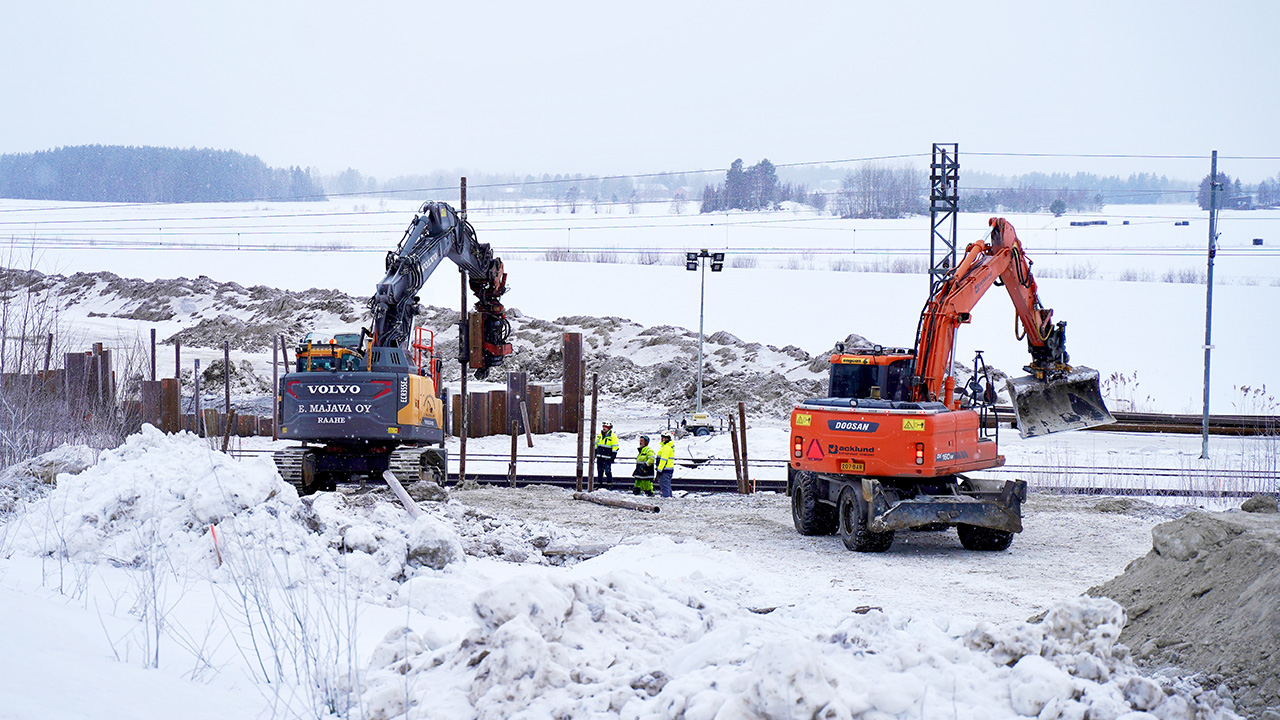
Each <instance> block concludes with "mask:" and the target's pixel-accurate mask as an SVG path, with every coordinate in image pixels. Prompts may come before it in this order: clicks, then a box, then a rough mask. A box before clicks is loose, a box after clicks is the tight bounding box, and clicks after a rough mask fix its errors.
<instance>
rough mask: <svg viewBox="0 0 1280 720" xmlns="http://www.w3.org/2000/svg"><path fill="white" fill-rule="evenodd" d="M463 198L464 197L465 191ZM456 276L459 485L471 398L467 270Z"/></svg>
mask: <svg viewBox="0 0 1280 720" xmlns="http://www.w3.org/2000/svg"><path fill="white" fill-rule="evenodd" d="M464 185H465V183H464ZM463 198H464V199H465V198H466V192H465V191H464V192H463ZM466 208H467V205H466V203H465V202H464V203H463V204H462V218H463V219H464V220H465V219H466V217H467V210H466ZM458 277H459V278H460V279H461V280H462V316H461V320H460V322H459V323H458V369H459V370H460V371H461V372H462V387H461V388H460V389H459V392H458V401H459V404H461V405H462V410H461V411H460V412H461V415H460V416H459V419H458V484H459V485H461V484H462V483H464V482H466V480H467V435H468V434H470V431H471V428H470V425H469V423H468V420H469V419H470V415H471V398H470V397H469V396H468V395H467V360H468V359H469V355H468V352H467V348H468V347H470V345H471V343H470V339H469V338H468V337H467V334H468V333H467V328H468V327H470V324H469V323H468V321H467V271H466V269H465V268H458Z"/></svg>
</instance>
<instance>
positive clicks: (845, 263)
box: [831, 260, 855, 272]
mask: <svg viewBox="0 0 1280 720" xmlns="http://www.w3.org/2000/svg"><path fill="white" fill-rule="evenodd" d="M831 269H832V270H834V271H836V272H854V270H855V268H854V265H853V261H852V260H832V261H831Z"/></svg>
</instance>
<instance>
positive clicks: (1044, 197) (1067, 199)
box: [960, 167, 1196, 212]
mask: <svg viewBox="0 0 1280 720" xmlns="http://www.w3.org/2000/svg"><path fill="white" fill-rule="evenodd" d="M1195 189H1196V186H1195V183H1193V182H1191V181H1188V180H1177V179H1170V178H1168V177H1166V176H1164V175H1156V174H1155V173H1133V174H1131V175H1129V177H1127V178H1122V177H1120V176H1119V175H1095V174H1093V173H1084V172H1080V173H1074V174H1072V173H1051V174H1045V173H1027V174H1026V175H1014V176H1013V177H1005V176H1001V175H991V174H988V173H983V172H971V173H966V172H965V171H964V168H963V167H962V168H961V169H960V208H961V209H962V210H965V211H967V212H999V211H1002V210H1003V211H1018V212H1043V211H1046V210H1048V209H1049V207H1050V206H1051V205H1054V204H1055V203H1056V202H1057V201H1061V203H1062V204H1061V205H1059V207H1063V206H1065V209H1066V210H1069V211H1070V210H1075V211H1079V210H1086V211H1087V210H1099V209H1101V207H1102V206H1103V205H1134V204H1141V205H1145V204H1153V203H1188V202H1191V200H1192V199H1193V198H1194V197H1195Z"/></svg>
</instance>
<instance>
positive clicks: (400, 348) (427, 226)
mask: <svg viewBox="0 0 1280 720" xmlns="http://www.w3.org/2000/svg"><path fill="white" fill-rule="evenodd" d="M446 258H447V259H449V260H452V261H453V262H455V263H457V265H458V267H460V268H462V269H463V270H465V271H466V272H467V274H468V283H469V284H470V286H471V291H472V292H473V293H474V294H475V296H476V304H475V308H474V310H473V311H472V312H471V313H470V314H469V321H468V322H466V323H464V324H462V325H461V326H460V337H459V340H460V343H459V350H458V352H459V355H460V357H459V358H458V359H459V360H460V361H465V362H466V363H467V365H468V367H470V368H471V369H472V370H474V371H475V375H476V377H478V378H484V377H485V376H486V375H487V374H488V372H489V369H490V368H492V367H494V366H497V365H501V364H502V362H503V360H504V359H505V358H506V356H507V355H509V354H511V345H510V344H509V343H508V342H507V338H508V335H509V334H510V325H509V323H508V322H507V319H506V311H505V309H504V308H503V306H502V302H501V298H502V295H503V293H505V292H506V291H507V274H506V272H505V271H504V270H503V267H502V261H501V260H500V259H498V258H497V257H494V255H493V250H492V248H490V247H489V245H488V244H485V243H479V242H476V233H475V229H474V228H472V227H471V224H470V223H468V222H467V221H466V220H465V219H463V218H461V217H460V216H459V215H458V214H457V213H456V212H454V210H453V208H451V207H449V206H448V205H447V204H445V203H440V202H427V203H424V204H423V205H422V207H421V208H420V209H419V210H418V213H417V214H416V215H415V216H414V218H413V222H411V223H409V227H408V229H407V230H405V233H404V237H402V238H401V239H400V244H399V245H398V246H397V247H396V249H395V250H394V251H392V252H388V253H387V260H386V276H385V277H384V278H383V279H382V281H381V282H379V283H378V285H377V288H376V290H375V292H374V294H373V297H372V298H370V300H369V309H370V311H371V312H372V315H373V321H372V323H371V324H372V326H373V327H372V328H363V329H362V332H361V333H360V335H359V340H358V341H357V342H356V343H350V342H349V341H348V342H346V343H342V344H339V343H338V342H337V341H336V340H331V341H330V342H329V343H328V344H327V345H325V344H321V345H317V344H314V343H311V342H308V343H306V344H305V345H304V346H299V347H298V348H297V351H296V365H295V367H294V370H293V372H289V373H287V374H285V375H284V377H282V378H281V379H280V386H279V388H278V389H277V397H276V400H277V403H276V422H277V423H278V425H279V427H280V437H281V438H283V439H286V440H298V441H300V442H301V443H302V445H301V446H300V447H296V448H291V449H289V450H282V451H279V452H277V453H276V454H275V460H276V466H277V467H278V468H279V470H280V473H281V475H283V476H284V477H285V478H286V479H287V480H289V481H291V482H293V483H294V484H295V485H297V486H298V487H299V489H300V491H301V492H303V493H311V492H315V491H317V490H331V489H333V488H334V487H336V485H337V483H339V482H343V481H347V480H350V479H351V478H353V477H357V476H371V477H375V478H376V477H379V476H381V475H382V473H383V472H384V471H386V470H388V469H392V470H397V471H399V472H407V473H409V474H413V473H415V472H416V473H418V474H421V475H422V476H424V477H434V479H436V480H437V481H439V482H440V483H442V484H443V483H444V481H445V478H446V477H447V475H448V462H447V455H446V453H445V450H444V439H445V417H444V402H443V400H441V398H440V397H439V395H440V365H441V361H440V359H438V358H436V357H435V356H434V339H433V340H432V341H431V342H429V343H428V342H426V341H425V337H426V335H427V331H424V329H423V328H414V327H413V318H414V316H415V315H417V314H418V311H419V305H418V294H417V293H418V291H419V290H420V289H421V288H422V286H423V284H424V283H425V282H426V281H427V278H429V277H431V273H432V272H434V271H435V269H436V267H437V266H439V265H440V263H441V262H442V261H444V260H445V259H446Z"/></svg>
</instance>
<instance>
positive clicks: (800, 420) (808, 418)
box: [796, 413, 813, 427]
mask: <svg viewBox="0 0 1280 720" xmlns="http://www.w3.org/2000/svg"><path fill="white" fill-rule="evenodd" d="M811 423H813V416H812V415H809V414H807V413H798V414H797V415H796V425H803V426H805V427H808V426H809V425H810V424H811Z"/></svg>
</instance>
